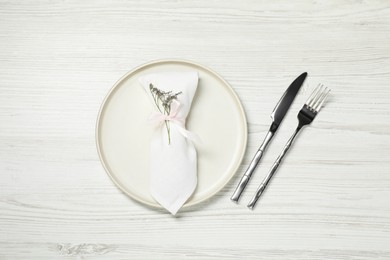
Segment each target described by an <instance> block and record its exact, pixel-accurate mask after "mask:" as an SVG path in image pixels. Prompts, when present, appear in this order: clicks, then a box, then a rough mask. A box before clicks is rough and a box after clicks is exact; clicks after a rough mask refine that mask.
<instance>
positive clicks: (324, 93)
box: [313, 87, 330, 112]
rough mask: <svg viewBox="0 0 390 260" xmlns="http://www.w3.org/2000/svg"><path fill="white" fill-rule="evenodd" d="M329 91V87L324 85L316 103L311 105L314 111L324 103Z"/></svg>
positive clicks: (318, 109)
mask: <svg viewBox="0 0 390 260" xmlns="http://www.w3.org/2000/svg"><path fill="white" fill-rule="evenodd" d="M329 92H330V88H326V87H325V89H324V91H323V92H322V95H321V98H320V99H319V100H318V102H317V104H316V105H315V106H314V107H313V108H314V110H315V111H317V112H318V111H320V109H321V107H322V104H323V103H324V101H325V99H326V97H327V96H328V94H329Z"/></svg>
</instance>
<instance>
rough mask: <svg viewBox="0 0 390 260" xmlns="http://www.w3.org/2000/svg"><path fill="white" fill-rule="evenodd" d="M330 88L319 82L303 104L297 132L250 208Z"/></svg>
mask: <svg viewBox="0 0 390 260" xmlns="http://www.w3.org/2000/svg"><path fill="white" fill-rule="evenodd" d="M329 92H330V89H329V88H327V87H324V86H323V85H322V84H319V85H318V87H317V88H316V89H315V90H314V91H313V92H312V94H311V95H310V97H309V98H308V100H307V101H306V103H305V104H304V105H303V107H302V109H301V110H300V111H299V113H298V121H299V123H298V127H297V128H296V129H295V132H294V133H293V135H292V136H291V137H290V139H289V140H288V141H287V143H286V145H285V146H284V148H283V150H282V152H281V153H280V154H279V157H278V158H277V159H276V161H275V163H274V164H273V165H272V167H271V170H270V171H269V173H268V174H267V176H266V177H265V178H264V180H263V182H262V183H261V184H260V186H259V188H258V189H257V191H256V194H255V196H254V197H253V198H252V199H251V201H250V202H249V204H248V208H250V209H253V208H254V206H255V205H256V202H257V200H258V199H259V198H260V196H261V194H262V193H263V191H264V189H265V188H266V187H267V184H268V183H269V181H270V180H271V178H272V176H274V174H275V172H276V170H277V169H278V167H279V165H280V163H281V161H282V159H283V158H284V156H285V155H286V153H287V151H288V150H289V148H290V147H291V144H292V143H293V141H294V139H295V137H296V136H297V134H298V132H299V131H300V130H301V129H302V127H303V126H306V125H309V124H310V123H311V122H313V120H314V118H315V117H316V116H317V114H318V112H319V111H320V109H321V106H322V104H323V103H324V101H325V99H326V97H327V95H328V94H329Z"/></svg>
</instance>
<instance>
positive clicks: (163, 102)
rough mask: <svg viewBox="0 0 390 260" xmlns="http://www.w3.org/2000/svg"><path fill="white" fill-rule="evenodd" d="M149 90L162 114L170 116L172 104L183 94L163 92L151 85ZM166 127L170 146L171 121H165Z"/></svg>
mask: <svg viewBox="0 0 390 260" xmlns="http://www.w3.org/2000/svg"><path fill="white" fill-rule="evenodd" d="M149 90H150V93H151V94H152V97H153V101H154V103H155V104H156V107H157V109H158V110H159V111H160V113H162V114H164V115H169V114H170V113H171V104H172V101H173V100H177V96H178V95H180V94H181V93H182V92H178V93H172V91H162V90H160V89H158V88H156V87H154V86H153V84H149ZM164 123H165V127H166V128H167V133H168V144H171V127H170V124H169V121H167V120H165V122H164Z"/></svg>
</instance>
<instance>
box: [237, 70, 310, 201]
mask: <svg viewBox="0 0 390 260" xmlns="http://www.w3.org/2000/svg"><path fill="white" fill-rule="evenodd" d="M306 76H307V73H306V72H304V73H302V74H301V75H300V76H299V77H298V78H296V79H295V80H294V81H293V83H291V85H290V86H289V87H288V88H287V90H286V91H285V92H284V94H283V96H282V97H281V98H280V100H279V102H278V103H277V104H276V106H275V108H274V110H273V111H272V113H271V119H272V124H271V127H270V129H269V131H268V133H267V135H266V136H265V139H264V141H263V143H262V144H261V146H260V148H259V149H258V150H257V152H256V154H255V156H254V157H253V159H252V161H251V163H250V164H249V167H248V169H247V170H246V171H245V173H244V175H243V176H242V178H241V180H240V182H239V183H238V185H237V188H236V190H235V191H234V193H233V195H232V197H231V198H230V199H231V200H232V201H234V202H238V200H239V198H240V196H241V194H242V192H243V191H244V189H245V187H246V185H247V184H248V182H249V180H250V178H251V177H252V175H253V172H254V170H255V169H256V166H257V165H258V163H259V162H260V159H261V157H262V155H263V153H264V151H265V149H266V148H267V146H268V144H269V143H270V141H271V139H272V137H273V136H274V134H275V133H276V131H277V130H278V127H279V125H280V123H281V122H282V120H283V118H284V116H285V115H286V113H287V110H288V109H289V108H290V106H291V104H292V102H293V101H294V98H295V96H296V95H297V93H298V91H299V89H300V88H301V86H302V84H303V82H304V81H305V78H306Z"/></svg>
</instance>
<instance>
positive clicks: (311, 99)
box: [306, 84, 323, 108]
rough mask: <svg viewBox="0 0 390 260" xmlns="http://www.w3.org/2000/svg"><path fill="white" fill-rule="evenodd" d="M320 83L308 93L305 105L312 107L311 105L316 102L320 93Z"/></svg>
mask: <svg viewBox="0 0 390 260" xmlns="http://www.w3.org/2000/svg"><path fill="white" fill-rule="evenodd" d="M322 86H323V85H322V84H318V86H317V87H316V89H315V90H314V91H313V93H312V94H311V95H310V97H309V99H308V101H307V102H306V105H308V106H309V107H311V108H312V107H313V105H314V104H315V103H316V102H317V100H318V98H319V95H320V94H321V92H322Z"/></svg>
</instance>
